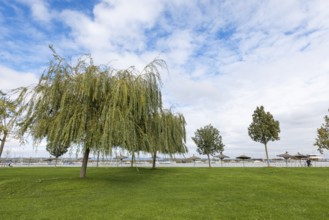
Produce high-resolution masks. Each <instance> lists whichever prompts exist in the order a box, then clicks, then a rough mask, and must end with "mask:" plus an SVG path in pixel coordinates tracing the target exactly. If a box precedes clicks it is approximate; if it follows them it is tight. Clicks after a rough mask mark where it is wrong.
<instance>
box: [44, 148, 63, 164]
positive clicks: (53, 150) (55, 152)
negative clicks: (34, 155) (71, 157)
mask: <svg viewBox="0 0 329 220" xmlns="http://www.w3.org/2000/svg"><path fill="white" fill-rule="evenodd" d="M46 150H47V151H48V152H49V153H50V154H51V155H52V156H54V157H55V158H56V164H55V166H56V165H57V159H58V158H59V157H60V156H62V155H63V154H65V153H66V152H67V150H68V148H67V147H63V146H60V145H55V146H54V145H51V144H49V143H48V144H47V147H46Z"/></svg>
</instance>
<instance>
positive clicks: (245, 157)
mask: <svg viewBox="0 0 329 220" xmlns="http://www.w3.org/2000/svg"><path fill="white" fill-rule="evenodd" d="M250 158H251V157H249V156H246V155H244V154H242V155H240V156H238V157H236V159H239V160H242V163H243V167H244V161H245V160H249V159H250Z"/></svg>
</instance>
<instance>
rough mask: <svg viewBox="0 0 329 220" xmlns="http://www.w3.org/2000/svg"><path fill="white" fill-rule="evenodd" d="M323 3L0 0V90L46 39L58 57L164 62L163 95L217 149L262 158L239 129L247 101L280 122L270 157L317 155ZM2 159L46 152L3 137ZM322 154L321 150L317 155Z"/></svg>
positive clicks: (327, 59)
mask: <svg viewBox="0 0 329 220" xmlns="http://www.w3.org/2000/svg"><path fill="white" fill-rule="evenodd" d="M328 20H329V2H328V1H326V0H322V1H321V0H313V1H297V0H296V1H295V0H289V1H286V0H285V1H280V0H269V1H256V0H255V1H252V0H247V1H222V0H221V1H217V0H216V1H215V0H214V1H211V0H204V1H191V0H172V1H170V0H169V1H165V0H139V1H133V0H130V1H129V0H120V1H119V0H99V1H78V0H63V1H60V0H53V1H50V0H49V1H47V0H17V1H14V0H3V1H1V3H0V89H3V90H9V89H13V88H16V87H19V86H26V85H30V84H33V83H35V82H37V79H38V77H39V76H40V74H41V73H42V71H43V70H44V69H45V67H46V65H47V63H48V62H49V60H50V58H51V51H50V50H49V48H48V45H49V44H52V45H53V46H54V47H55V48H56V50H57V51H58V53H59V54H60V55H61V56H64V57H66V58H68V59H73V60H74V58H76V57H77V56H79V55H82V54H91V55H92V57H93V58H94V61H95V62H96V63H98V64H110V65H111V66H113V67H115V68H118V69H119V68H127V67H129V66H132V65H134V66H136V67H137V68H139V69H142V68H143V67H144V66H145V65H146V64H147V63H149V62H150V61H152V60H153V59H154V58H156V57H158V58H162V59H164V60H165V61H166V62H167V64H168V67H169V72H170V73H169V74H167V73H165V72H164V73H163V75H162V79H163V82H164V84H163V88H162V89H163V96H164V97H163V98H164V102H165V105H166V106H167V107H173V109H174V110H175V111H177V112H181V113H183V114H184V116H185V117H186V120H187V133H188V140H187V145H188V147H189V150H190V154H195V153H196V151H195V149H196V147H195V145H194V143H193V142H192V140H191V136H193V134H194V131H195V130H196V129H198V128H200V127H202V126H205V125H207V124H209V123H211V124H212V125H214V126H215V127H217V128H218V129H219V130H220V132H221V134H222V136H223V141H224V144H225V145H226V147H225V153H226V154H227V155H229V156H231V157H235V156H238V155H240V154H246V155H250V156H252V157H265V155H264V154H265V153H264V147H263V146H262V145H261V144H259V143H255V142H253V141H252V140H250V138H249V136H248V132H247V128H248V126H249V124H250V123H251V115H252V113H253V111H254V110H255V109H256V107H257V106H260V105H263V106H264V107H265V110H267V111H270V112H271V113H272V114H273V115H274V117H275V119H277V120H279V121H280V125H281V135H280V136H281V140H280V141H277V142H274V143H270V144H269V154H270V157H275V155H277V154H279V153H283V152H285V151H289V153H291V154H294V153H297V152H301V153H305V154H306V153H317V151H316V148H315V147H314V146H313V143H314V139H315V137H316V128H317V127H319V126H320V125H321V123H322V122H323V116H324V115H325V114H327V113H328V108H329V96H328V94H329V86H328V84H329V53H328V51H329V22H328ZM7 149H11V151H10V152H9V153H11V155H12V156H14V155H15V154H16V156H17V155H21V154H24V155H32V156H33V155H35V154H36V155H38V156H41V155H47V154H46V153H45V152H44V146H42V144H41V145H40V146H39V147H38V151H37V152H36V153H35V152H34V151H33V150H32V148H31V146H30V145H24V146H18V143H17V141H16V140H14V139H11V140H10V142H8V144H7ZM325 153H326V154H327V152H325Z"/></svg>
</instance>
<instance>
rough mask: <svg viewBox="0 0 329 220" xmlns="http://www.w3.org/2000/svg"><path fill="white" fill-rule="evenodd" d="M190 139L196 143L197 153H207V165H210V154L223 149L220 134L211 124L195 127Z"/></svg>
mask: <svg viewBox="0 0 329 220" xmlns="http://www.w3.org/2000/svg"><path fill="white" fill-rule="evenodd" d="M192 140H193V141H194V143H195V144H196V145H197V151H198V153H199V154H203V155H207V157H208V163H209V167H211V163H210V155H214V154H215V153H218V152H222V151H224V144H223V142H222V136H221V135H220V133H219V130H218V129H217V128H215V127H213V126H212V125H211V124H209V125H206V126H204V127H202V128H200V129H197V130H196V132H195V133H194V137H192Z"/></svg>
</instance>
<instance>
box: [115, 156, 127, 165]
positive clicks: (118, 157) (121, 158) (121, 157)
mask: <svg viewBox="0 0 329 220" xmlns="http://www.w3.org/2000/svg"><path fill="white" fill-rule="evenodd" d="M126 158H128V157H126V156H123V155H121V154H120V155H119V156H116V157H114V158H113V159H115V160H117V165H118V164H119V160H120V162H121V164H122V160H123V159H126Z"/></svg>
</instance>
